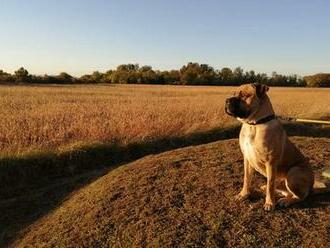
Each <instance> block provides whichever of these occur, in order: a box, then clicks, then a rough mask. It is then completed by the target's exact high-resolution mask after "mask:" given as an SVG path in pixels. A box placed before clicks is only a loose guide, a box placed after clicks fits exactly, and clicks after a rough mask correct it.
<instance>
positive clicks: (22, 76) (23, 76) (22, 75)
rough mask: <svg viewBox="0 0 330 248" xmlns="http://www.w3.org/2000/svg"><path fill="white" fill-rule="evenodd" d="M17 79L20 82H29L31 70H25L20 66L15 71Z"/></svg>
mask: <svg viewBox="0 0 330 248" xmlns="http://www.w3.org/2000/svg"><path fill="white" fill-rule="evenodd" d="M15 81H16V82H18V83H29V82H30V76H29V72H28V71H27V70H25V69H24V68H23V67H21V68H19V69H18V70H17V71H15Z"/></svg>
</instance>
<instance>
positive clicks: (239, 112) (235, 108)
mask: <svg viewBox="0 0 330 248" xmlns="http://www.w3.org/2000/svg"><path fill="white" fill-rule="evenodd" d="M225 112H226V114H228V115H230V116H233V117H238V118H243V119H244V118H247V117H248V116H249V115H250V112H249V111H247V110H243V109H242V108H241V107H240V99H238V98H237V97H231V98H228V99H227V100H226V105H225Z"/></svg>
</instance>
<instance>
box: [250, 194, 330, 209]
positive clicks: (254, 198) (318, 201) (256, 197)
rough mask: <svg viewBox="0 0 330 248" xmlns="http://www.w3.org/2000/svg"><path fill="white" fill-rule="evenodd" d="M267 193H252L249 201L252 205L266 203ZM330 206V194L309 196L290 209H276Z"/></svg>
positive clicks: (277, 197) (278, 207)
mask: <svg viewBox="0 0 330 248" xmlns="http://www.w3.org/2000/svg"><path fill="white" fill-rule="evenodd" d="M265 196H266V194H265V192H263V191H261V190H254V191H252V192H251V195H250V196H249V199H248V201H249V202H250V203H258V202H261V201H264V199H265ZM280 198H281V196H279V195H277V196H276V201H277V200H278V199H280ZM329 206H330V193H323V194H315V195H309V196H308V197H307V198H306V199H305V200H304V201H302V202H299V203H295V204H292V205H291V206H288V207H280V206H278V205H277V206H276V209H317V208H327V207H329Z"/></svg>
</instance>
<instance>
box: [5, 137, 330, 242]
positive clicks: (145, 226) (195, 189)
mask: <svg viewBox="0 0 330 248" xmlns="http://www.w3.org/2000/svg"><path fill="white" fill-rule="evenodd" d="M293 141H294V143H296V144H297V145H298V146H299V147H300V149H302V151H303V152H304V153H305V154H306V155H307V156H309V157H310V158H311V161H312V166H313V168H314V170H315V171H320V170H322V168H324V166H330V164H329V155H330V153H329V150H328V147H329V146H330V141H329V139H327V138H297V137H296V138H294V139H293ZM242 165H243V158H242V155H241V154H240V152H239V149H238V141H237V140H226V141H218V142H215V143H211V144H207V145H201V146H194V147H187V148H183V149H178V150H174V151H170V152H166V153H162V154H158V155H154V156H148V157H145V158H142V159H140V160H137V161H135V162H133V163H130V164H127V165H124V166H121V167H120V168H118V169H116V170H114V171H112V172H110V173H108V174H107V175H105V176H103V177H101V178H99V179H98V180H97V181H95V182H94V183H91V184H90V185H88V186H86V187H84V188H82V189H81V190H79V191H77V192H74V193H73V194H72V195H71V196H70V197H69V198H68V200H66V201H65V202H64V203H61V204H59V206H57V207H55V208H54V209H52V210H51V211H49V213H48V214H47V215H45V216H44V217H43V218H40V219H39V220H37V221H35V222H34V224H32V225H31V226H29V227H28V228H27V229H26V230H25V231H24V232H23V234H22V235H18V236H16V242H14V243H13V244H12V246H11V247H329V246H328V245H329V228H330V222H329V210H330V205H329V204H330V197H329V195H323V196H322V195H319V196H311V197H309V198H308V199H307V200H306V201H305V202H303V203H301V204H298V205H295V206H293V207H291V208H288V209H277V210H276V211H274V212H265V211H264V210H263V203H264V195H263V193H261V192H260V191H258V188H259V186H260V185H261V184H263V183H264V179H263V178H261V177H260V176H257V175H256V178H255V180H254V186H255V188H256V189H257V191H256V192H255V194H254V195H253V197H252V198H251V199H250V201H247V202H244V203H238V202H235V201H234V199H233V196H234V195H235V194H237V193H238V192H239V190H240V188H241V185H242V178H243V167H242ZM57 192H58V190H57ZM49 201H50V199H49V194H44V196H43V197H40V196H36V197H35V199H34V200H31V199H29V200H28V201H27V203H29V202H30V204H31V203H33V204H32V206H33V207H34V208H36V209H38V208H37V207H36V206H35V205H38V204H37V203H35V202H40V203H39V205H42V206H43V205H46V206H47V205H48V202H49ZM23 203H24V202H20V204H23ZM30 204H27V207H26V208H27V209H29V207H28V206H30ZM19 206H20V205H18V204H17V202H15V201H11V202H8V203H7V205H4V206H3V209H4V208H5V207H6V208H9V209H15V208H17V210H16V211H18V209H19ZM0 210H2V209H1V204H0ZM25 211H26V212H29V210H25ZM30 211H31V215H32V213H34V212H35V210H34V211H32V210H30ZM18 212H19V211H18ZM2 219H6V218H4V217H2V218H1V217H0V221H1V220H2ZM18 220H19V221H21V219H19V218H18ZM10 224H13V223H10ZM18 224H19V223H18Z"/></svg>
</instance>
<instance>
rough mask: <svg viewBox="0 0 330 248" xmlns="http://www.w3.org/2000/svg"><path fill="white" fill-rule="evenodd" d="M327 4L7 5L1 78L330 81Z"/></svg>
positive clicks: (318, 0) (1, 18) (74, 1)
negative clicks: (278, 77)
mask: <svg viewBox="0 0 330 248" xmlns="http://www.w3.org/2000/svg"><path fill="white" fill-rule="evenodd" d="M329 11H330V1H327V0H313V1H311V0H276V1H270V0H240V1H238V0H231V1H221V0H163V1H160V0H139V1H136V0H135V1H134V0H131V1H128V0H117V1H114V0H108V1H106V0H20V1H19V0H0V30H1V32H0V69H3V70H5V71H8V72H13V71H14V70H16V69H17V68H18V67H20V66H24V67H25V68H27V69H28V70H29V72H30V73H35V74H44V73H47V74H56V73H59V72H61V71H66V72H68V73H71V74H73V75H81V74H84V73H91V72H92V71H95V70H100V71H105V70H108V69H111V68H115V67H116V66H117V65H118V64H122V63H139V64H147V65H151V66H153V67H154V68H155V69H161V70H163V69H172V68H173V69H174V68H179V67H180V66H182V65H183V64H185V63H187V62H189V61H192V62H200V63H207V64H210V65H212V66H214V67H215V68H222V67H225V66H229V67H232V68H233V67H236V66H241V67H242V68H243V69H246V70H250V69H254V70H256V71H258V72H267V73H271V72H272V71H277V72H280V73H284V74H291V73H296V74H299V75H306V74H310V73H317V72H325V71H327V72H329V71H330V14H329Z"/></svg>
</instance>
